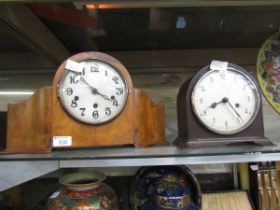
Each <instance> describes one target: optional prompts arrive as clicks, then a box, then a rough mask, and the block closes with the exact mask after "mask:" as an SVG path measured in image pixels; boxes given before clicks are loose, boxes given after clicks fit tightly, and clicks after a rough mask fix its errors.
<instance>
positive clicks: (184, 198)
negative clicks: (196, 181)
mask: <svg viewBox="0 0 280 210" xmlns="http://www.w3.org/2000/svg"><path fill="white" fill-rule="evenodd" d="M198 209H199V208H198V207H197V206H196V205H194V204H193V203H192V201H191V198H190V195H189V193H188V190H187V188H186V187H184V186H183V185H181V184H179V183H176V182H161V183H158V184H156V186H155V191H154V193H153V195H152V196H151V199H150V200H148V201H147V202H146V203H145V204H144V206H143V208H142V210H198Z"/></svg>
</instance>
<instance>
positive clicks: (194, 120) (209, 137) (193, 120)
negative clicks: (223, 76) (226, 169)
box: [175, 63, 272, 147]
mask: <svg viewBox="0 0 280 210" xmlns="http://www.w3.org/2000/svg"><path fill="white" fill-rule="evenodd" d="M228 67H229V68H233V69H238V71H241V72H243V73H244V75H246V76H247V77H249V78H250V79H251V81H253V82H254V85H255V87H256V89H257V94H259V99H260V102H259V108H258V109H257V110H256V111H257V112H256V113H255V118H254V120H253V121H252V122H251V124H250V125H249V126H248V127H246V128H245V129H244V130H242V131H240V132H236V133H233V134H227V135H225V134H219V133H217V132H213V131H211V130H210V129H209V128H207V127H206V126H205V125H203V123H201V121H200V120H199V119H198V117H197V116H196V114H195V113H194V110H193V104H192V99H191V98H192V93H193V90H194V87H195V85H196V84H197V82H198V81H199V80H200V78H201V77H203V76H204V75H205V74H206V73H207V72H208V71H209V70H210V65H209V66H205V67H204V68H202V69H201V70H200V71H199V72H198V73H197V74H195V75H194V77H192V78H190V79H189V80H187V81H185V83H184V84H183V85H182V86H181V88H180V90H179V93H178V95H177V119H178V137H177V138H176V141H175V144H176V145H178V146H183V147H184V146H188V147H197V146H207V145H217V144H231V143H244V142H246V143H247V142H251V143H257V144H261V145H271V144H272V143H271V142H270V141H269V140H268V139H267V138H265V137H264V128H263V116H262V107H261V95H260V90H259V86H258V84H257V82H256V80H255V79H254V78H253V77H252V75H251V74H250V73H248V72H247V71H246V70H245V69H243V68H241V67H240V66H237V65H235V64H231V63H228ZM223 97H224V96H223ZM221 114H222V113H221Z"/></svg>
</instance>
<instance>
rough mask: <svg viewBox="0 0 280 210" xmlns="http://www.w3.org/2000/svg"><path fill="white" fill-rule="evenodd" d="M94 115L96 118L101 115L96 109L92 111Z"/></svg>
mask: <svg viewBox="0 0 280 210" xmlns="http://www.w3.org/2000/svg"><path fill="white" fill-rule="evenodd" d="M92 116H93V118H94V119H98V117H99V113H98V111H97V110H95V111H94V112H93V113H92Z"/></svg>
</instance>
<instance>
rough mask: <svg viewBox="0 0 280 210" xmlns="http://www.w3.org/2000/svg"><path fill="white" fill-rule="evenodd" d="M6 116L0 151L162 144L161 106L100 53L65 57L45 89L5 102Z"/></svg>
mask: <svg viewBox="0 0 280 210" xmlns="http://www.w3.org/2000/svg"><path fill="white" fill-rule="evenodd" d="M7 118H8V121H7V124H8V125H7V128H8V129H7V141H6V148H5V150H3V151H2V153H43V152H50V151H51V150H52V148H62V147H63V148H64V147H65V148H87V147H103V146H116V145H131V144H133V145H135V146H137V147H144V146H148V145H155V144H165V130H164V127H165V126H164V106H163V104H162V103H153V102H152V101H151V100H150V98H149V97H148V96H147V95H146V94H145V93H144V92H142V91H141V90H139V89H136V88H134V87H133V84H132V80H131V77H130V75H129V73H128V71H127V69H126V68H125V67H124V66H123V65H122V64H121V63H120V62H119V61H118V60H116V59H115V58H113V57H111V56H109V55H107V54H104V53H100V52H85V53H79V54H76V55H74V56H72V57H70V58H69V59H67V60H66V61H65V62H63V63H62V64H61V65H60V67H59V68H58V70H57V72H56V74H55V77H54V80H53V83H52V86H51V87H43V88H41V89H39V90H37V91H36V92H35V94H34V95H33V96H32V97H31V98H29V99H28V100H26V101H25V102H23V103H20V104H14V105H12V104H9V106H8V117H7Z"/></svg>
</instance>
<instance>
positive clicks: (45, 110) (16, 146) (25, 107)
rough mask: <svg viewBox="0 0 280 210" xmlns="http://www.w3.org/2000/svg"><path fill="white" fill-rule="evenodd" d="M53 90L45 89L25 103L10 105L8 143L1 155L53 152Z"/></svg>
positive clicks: (37, 92)
mask: <svg viewBox="0 0 280 210" xmlns="http://www.w3.org/2000/svg"><path fill="white" fill-rule="evenodd" d="M50 111H51V88H50V87H43V88H40V89H39V90H38V91H36V92H35V94H34V95H33V96H31V97H30V98H29V99H27V100H26V101H25V102H22V103H19V104H13V105H12V104H9V106H8V117H7V142H6V148H5V150H3V151H1V152H0V153H46V152H50V151H51V142H50V138H51V136H50V125H51V112H50Z"/></svg>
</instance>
